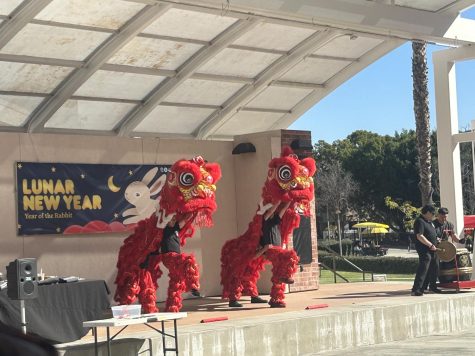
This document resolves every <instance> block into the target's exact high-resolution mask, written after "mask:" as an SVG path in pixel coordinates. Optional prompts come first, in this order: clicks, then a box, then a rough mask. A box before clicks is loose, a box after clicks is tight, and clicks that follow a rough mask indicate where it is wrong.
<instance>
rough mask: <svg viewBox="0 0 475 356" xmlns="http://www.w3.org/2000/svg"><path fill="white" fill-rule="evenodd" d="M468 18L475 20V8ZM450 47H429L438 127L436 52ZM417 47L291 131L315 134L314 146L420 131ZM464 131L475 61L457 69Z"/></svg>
mask: <svg viewBox="0 0 475 356" xmlns="http://www.w3.org/2000/svg"><path fill="white" fill-rule="evenodd" d="M463 17H467V18H471V19H475V8H472V9H470V10H468V11H466V12H465V13H464V14H463ZM442 49H444V47H439V46H434V45H429V46H428V48H427V62H428V63H427V64H428V67H429V95H430V98H429V105H430V106H429V110H430V115H431V126H432V128H435V99H434V75H433V74H434V73H433V66H432V52H433V51H438V50H442ZM411 57H412V47H411V43H410V42H408V43H405V44H404V45H402V46H401V47H399V48H397V49H395V50H394V51H392V52H390V53H388V54H387V55H386V56H384V57H382V58H381V59H379V60H378V61H376V62H375V63H373V64H371V65H370V66H369V67H367V68H366V69H365V70H363V71H361V72H360V73H358V74H357V75H355V76H354V77H353V78H351V79H350V80H348V81H347V82H346V83H344V84H343V85H341V86H340V87H339V88H337V89H336V90H334V91H333V92H332V93H331V94H329V95H328V96H327V97H325V98H324V99H323V100H321V101H320V102H319V103H317V104H316V105H315V106H314V107H313V108H311V109H310V110H308V111H307V112H306V113H305V114H304V115H302V116H301V117H300V118H299V119H298V120H297V121H295V122H294V123H293V124H292V125H291V126H290V127H289V129H294V130H310V131H312V141H313V142H317V141H318V140H325V141H327V142H329V143H331V142H333V141H335V140H339V139H344V138H345V137H346V136H348V135H349V134H350V133H352V132H353V131H355V130H367V131H372V132H376V133H378V134H381V135H386V134H388V135H394V133H395V132H396V131H397V132H401V131H402V130H403V129H415V127H416V126H415V122H414V112H413V102H412V77H411V74H412V73H411V71H412V69H411V66H412V62H411ZM455 69H456V76H457V77H456V81H457V95H458V113H459V128H460V129H467V128H469V127H470V121H471V120H475V60H472V61H466V62H461V63H457V64H456V68H455Z"/></svg>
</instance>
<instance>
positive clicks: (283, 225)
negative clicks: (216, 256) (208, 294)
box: [221, 147, 316, 308]
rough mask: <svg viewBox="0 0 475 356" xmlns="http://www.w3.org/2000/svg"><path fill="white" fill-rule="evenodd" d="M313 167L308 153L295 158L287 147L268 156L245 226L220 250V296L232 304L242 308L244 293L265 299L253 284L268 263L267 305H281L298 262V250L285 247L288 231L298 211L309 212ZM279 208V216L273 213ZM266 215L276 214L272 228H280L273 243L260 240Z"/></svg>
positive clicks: (295, 222)
mask: <svg viewBox="0 0 475 356" xmlns="http://www.w3.org/2000/svg"><path fill="white" fill-rule="evenodd" d="M315 171H316V167H315V161H314V160H313V159H312V158H304V159H302V160H299V159H298V157H297V156H296V155H295V154H293V152H292V150H291V149H290V148H289V147H285V148H284V149H283V152H282V155H281V157H279V158H274V159H272V160H271V161H270V163H269V171H268V175H267V180H266V182H265V184H264V187H263V189H262V199H261V202H260V204H259V207H258V210H257V212H256V214H255V215H254V218H253V219H252V221H251V222H250V224H249V227H248V229H247V231H246V232H245V233H244V234H242V235H241V236H239V237H238V238H236V239H234V240H229V241H227V242H226V243H225V245H224V246H223V248H222V251H221V284H222V285H223V293H222V296H223V298H225V299H229V306H230V307H242V305H241V304H240V303H239V302H238V300H239V299H240V298H241V295H242V294H246V295H250V296H251V302H252V303H263V302H264V303H265V302H267V301H265V300H263V299H261V298H259V293H258V291H257V287H256V282H257V280H258V278H259V274H260V271H261V270H262V269H264V265H265V264H266V263H272V279H271V281H272V289H271V293H270V297H271V299H270V301H269V304H270V306H271V307H274V308H276V307H277V308H278V307H285V302H284V290H285V283H288V284H290V283H293V280H292V277H293V275H294V274H295V272H296V271H297V264H298V256H297V254H296V253H295V251H294V250H288V249H287V248H286V246H287V242H288V238H289V235H290V234H291V233H292V231H293V230H294V229H295V228H296V227H298V225H299V223H300V214H303V215H307V216H308V215H309V214H310V201H311V200H312V199H313V197H314V185H313V179H312V176H313V175H314V174H315ZM279 209H280V210H281V213H280V216H276V214H278V213H279ZM274 212H275V213H274ZM269 213H271V214H269ZM267 215H270V216H272V215H274V217H270V218H269V219H275V220H276V222H275V223H274V228H277V229H280V233H279V234H278V235H280V236H281V238H280V237H279V236H278V239H277V242H273V241H271V240H272V237H271V239H270V240H269V241H267V242H264V243H263V241H264V240H265V239H264V240H263V236H264V235H266V231H268V228H267V227H266V226H267V225H268V223H267V222H266V220H267V218H268V216H267ZM280 217H281V218H282V220H280ZM271 224H272V222H271ZM263 225H264V228H263ZM270 228H271V229H272V226H271V227H270ZM263 244H265V245H267V246H263Z"/></svg>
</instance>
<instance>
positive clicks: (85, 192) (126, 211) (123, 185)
mask: <svg viewBox="0 0 475 356" xmlns="http://www.w3.org/2000/svg"><path fill="white" fill-rule="evenodd" d="M169 168H170V165H111V164H68V163H36V162H16V177H17V223H18V235H41V234H82V233H88V234H90V233H104V232H116V231H124V230H132V229H133V228H134V227H135V225H136V222H137V221H138V220H142V219H143V218H146V217H148V216H149V215H150V214H149V213H148V212H150V211H151V209H154V208H152V205H154V204H155V202H156V198H157V196H158V194H157V189H156V188H154V191H155V193H154V194H152V193H153V191H151V188H152V186H154V184H155V183H157V184H159V181H163V180H164V178H165V177H162V176H163V175H165V174H166V173H167V172H168V170H169ZM151 170H153V171H152V172H150V171H151ZM147 172H150V173H149V174H148V175H147V177H148V178H149V179H151V180H150V181H148V179H146V180H145V181H143V179H144V177H146V174H147ZM160 177H162V178H160ZM159 178H160V179H159ZM126 192H127V196H128V198H127V199H126V196H125V194H126ZM139 199H140V200H141V201H140V203H138V200H139ZM131 201H132V202H136V204H137V206H135V205H134V204H132V203H131ZM144 204H151V205H149V206H147V207H146V206H145V205H144ZM145 208H147V209H145ZM145 212H147V214H146V215H147V216H145V215H143V214H144V213H145Z"/></svg>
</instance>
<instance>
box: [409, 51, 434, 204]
mask: <svg viewBox="0 0 475 356" xmlns="http://www.w3.org/2000/svg"><path fill="white" fill-rule="evenodd" d="M412 82H413V90H412V96H413V100H414V116H415V119H416V137H417V151H418V153H419V178H420V181H419V190H420V191H421V200H422V205H426V204H432V203H433V202H432V193H433V192H434V190H433V189H432V172H431V155H430V151H431V149H430V120H429V119H430V115H429V91H428V89H427V82H428V78H427V58H426V44H425V43H422V42H412Z"/></svg>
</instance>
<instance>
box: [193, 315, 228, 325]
mask: <svg viewBox="0 0 475 356" xmlns="http://www.w3.org/2000/svg"><path fill="white" fill-rule="evenodd" d="M223 320H228V317H227V316H218V317H216V318H208V319H203V320H201V321H200V323H213V322H215V321H223Z"/></svg>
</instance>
